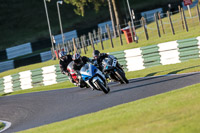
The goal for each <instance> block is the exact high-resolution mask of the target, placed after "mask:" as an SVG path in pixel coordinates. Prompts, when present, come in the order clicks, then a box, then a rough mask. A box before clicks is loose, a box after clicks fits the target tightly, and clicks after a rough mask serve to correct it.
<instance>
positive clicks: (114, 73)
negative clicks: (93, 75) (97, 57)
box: [101, 55, 129, 84]
mask: <svg viewBox="0 0 200 133" xmlns="http://www.w3.org/2000/svg"><path fill="white" fill-rule="evenodd" d="M101 65H102V72H103V73H104V74H105V75H107V77H109V79H111V80H114V81H118V82H120V83H121V84H124V83H125V84H128V83H129V81H128V79H127V78H126V76H125V72H124V70H123V69H122V68H121V66H120V64H119V63H118V61H117V59H116V58H115V57H114V56H112V55H109V57H108V58H105V59H103V61H102V63H101Z"/></svg>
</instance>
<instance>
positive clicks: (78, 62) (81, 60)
mask: <svg viewBox="0 0 200 133" xmlns="http://www.w3.org/2000/svg"><path fill="white" fill-rule="evenodd" d="M72 60H73V61H74V65H73V69H74V70H75V71H76V72H77V73H78V74H79V71H80V69H81V67H82V66H83V65H85V64H86V63H87V62H91V60H90V59H89V58H88V57H86V56H82V57H81V55H80V54H78V53H76V54H74V55H73V57H72ZM77 86H79V87H81V88H83V87H87V84H86V83H85V82H84V81H83V80H82V79H81V81H79V83H77Z"/></svg>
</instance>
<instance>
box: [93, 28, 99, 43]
mask: <svg viewBox="0 0 200 133" xmlns="http://www.w3.org/2000/svg"><path fill="white" fill-rule="evenodd" d="M93 40H94V42H95V43H96V45H97V44H98V43H97V34H96V30H93Z"/></svg>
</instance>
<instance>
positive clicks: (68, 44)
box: [67, 41, 72, 54]
mask: <svg viewBox="0 0 200 133" xmlns="http://www.w3.org/2000/svg"><path fill="white" fill-rule="evenodd" d="M67 47H68V52H69V54H70V52H72V50H71V47H70V42H69V41H67Z"/></svg>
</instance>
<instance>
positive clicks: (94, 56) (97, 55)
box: [93, 50, 100, 59]
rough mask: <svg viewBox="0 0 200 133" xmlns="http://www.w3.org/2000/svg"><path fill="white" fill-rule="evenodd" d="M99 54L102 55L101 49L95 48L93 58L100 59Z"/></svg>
mask: <svg viewBox="0 0 200 133" xmlns="http://www.w3.org/2000/svg"><path fill="white" fill-rule="evenodd" d="M99 56H100V52H99V50H94V52H93V58H94V59H98V58H99Z"/></svg>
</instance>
